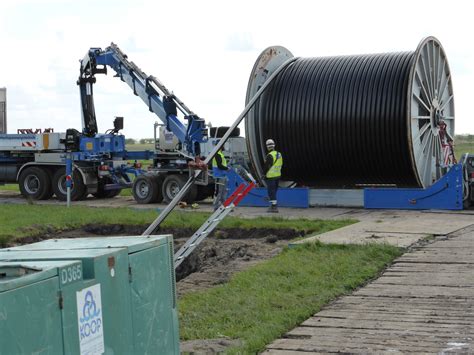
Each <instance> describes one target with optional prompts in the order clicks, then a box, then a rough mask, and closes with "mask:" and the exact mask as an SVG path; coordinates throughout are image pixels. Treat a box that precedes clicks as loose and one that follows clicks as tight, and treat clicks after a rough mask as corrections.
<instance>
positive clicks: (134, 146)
mask: <svg viewBox="0 0 474 355" xmlns="http://www.w3.org/2000/svg"><path fill="white" fill-rule="evenodd" d="M125 149H127V150H129V151H132V152H133V151H137V150H153V149H154V147H153V144H127V145H126V146H125Z"/></svg>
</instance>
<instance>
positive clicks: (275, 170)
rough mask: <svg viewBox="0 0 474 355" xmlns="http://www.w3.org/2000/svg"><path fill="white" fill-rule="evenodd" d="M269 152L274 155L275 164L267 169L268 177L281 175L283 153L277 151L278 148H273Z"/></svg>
mask: <svg viewBox="0 0 474 355" xmlns="http://www.w3.org/2000/svg"><path fill="white" fill-rule="evenodd" d="M268 154H270V155H271V156H272V157H273V165H272V167H271V168H270V169H269V170H268V171H267V174H266V177H267V178H269V179H271V178H277V177H280V176H281V167H282V166H283V157H282V156H281V153H279V152H277V151H276V150H272V151H271V152H270V153H268Z"/></svg>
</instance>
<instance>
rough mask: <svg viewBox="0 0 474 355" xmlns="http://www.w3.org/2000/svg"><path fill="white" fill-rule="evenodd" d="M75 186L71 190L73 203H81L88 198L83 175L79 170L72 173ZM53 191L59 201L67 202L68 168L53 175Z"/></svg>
mask: <svg viewBox="0 0 474 355" xmlns="http://www.w3.org/2000/svg"><path fill="white" fill-rule="evenodd" d="M72 180H73V186H72V188H71V201H79V200H82V199H84V198H86V196H87V186H86V185H85V184H84V181H83V180H82V175H81V173H79V172H78V171H77V170H74V171H73V173H72ZM53 191H54V194H55V195H56V197H57V198H58V200H60V201H66V200H67V188H66V168H59V169H58V170H56V172H55V173H54V175H53Z"/></svg>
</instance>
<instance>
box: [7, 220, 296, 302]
mask: <svg viewBox="0 0 474 355" xmlns="http://www.w3.org/2000/svg"><path fill="white" fill-rule="evenodd" d="M146 227H147V225H143V226H127V225H121V224H115V225H107V226H100V225H88V226H84V227H82V228H79V229H73V230H67V231H62V232H53V231H51V232H50V233H45V234H41V235H37V236H33V237H28V238H23V239H22V240H21V244H30V243H34V242H39V241H41V240H45V239H51V238H79V237H81V238H84V237H97V236H120V235H128V236H133V235H141V234H142V233H143V231H144V230H145V229H146ZM193 233H194V230H193V229H190V228H162V229H161V230H160V231H159V234H172V235H173V237H174V243H175V250H178V248H179V247H181V245H183V244H184V243H185V242H186V240H187V239H188V238H189V237H191V235H192V234H193ZM301 236H302V234H301V232H300V231H297V230H294V229H289V228H286V229H270V228H265V229H263V228H260V229H258V228H252V229H240V228H230V229H220V230H216V231H214V233H213V234H211V236H210V237H208V238H207V239H205V240H204V241H203V242H202V243H201V245H199V247H198V248H197V249H196V250H195V251H194V252H193V253H192V254H191V255H190V256H189V257H188V258H187V259H186V260H185V261H184V262H183V263H182V264H181V265H180V267H179V268H178V269H177V270H176V281H177V290H178V296H182V295H184V294H186V293H187V292H194V291H197V290H202V289H206V288H209V287H212V286H215V285H219V284H223V283H225V282H227V281H228V280H229V279H230V277H231V276H232V275H233V274H234V273H236V272H239V271H242V270H244V269H246V268H248V267H250V266H252V265H255V264H256V263H259V262H261V261H263V260H267V259H269V258H271V257H273V256H275V255H277V254H278V253H280V251H281V250H282V248H283V247H284V246H286V245H287V244H288V241H289V240H290V239H294V238H297V237H301ZM8 246H14V245H13V244H12V245H8Z"/></svg>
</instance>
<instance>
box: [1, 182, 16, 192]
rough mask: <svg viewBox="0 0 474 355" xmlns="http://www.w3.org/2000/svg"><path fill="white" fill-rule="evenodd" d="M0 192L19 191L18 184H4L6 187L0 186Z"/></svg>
mask: <svg viewBox="0 0 474 355" xmlns="http://www.w3.org/2000/svg"><path fill="white" fill-rule="evenodd" d="M0 190H6V191H18V192H19V191H20V189H19V187H18V184H6V185H0Z"/></svg>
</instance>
